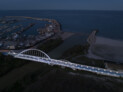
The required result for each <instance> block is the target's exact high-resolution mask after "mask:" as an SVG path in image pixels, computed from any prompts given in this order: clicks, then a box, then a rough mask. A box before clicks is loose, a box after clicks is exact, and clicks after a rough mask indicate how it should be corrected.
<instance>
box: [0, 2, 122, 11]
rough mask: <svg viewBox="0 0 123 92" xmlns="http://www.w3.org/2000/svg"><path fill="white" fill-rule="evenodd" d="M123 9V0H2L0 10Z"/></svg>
mask: <svg viewBox="0 0 123 92" xmlns="http://www.w3.org/2000/svg"><path fill="white" fill-rule="evenodd" d="M25 9H26V10H32V9H34V10H36V9H39V10H40V9H47V10H54V9H63V10H123V0H0V10H25Z"/></svg>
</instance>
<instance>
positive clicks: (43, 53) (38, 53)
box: [17, 49, 51, 59]
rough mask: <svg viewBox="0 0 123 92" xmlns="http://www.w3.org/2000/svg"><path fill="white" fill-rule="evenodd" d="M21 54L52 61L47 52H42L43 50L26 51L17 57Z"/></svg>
mask: <svg viewBox="0 0 123 92" xmlns="http://www.w3.org/2000/svg"><path fill="white" fill-rule="evenodd" d="M20 54H27V55H30V54H31V55H34V56H35V55H38V56H41V57H42V56H43V57H45V58H48V59H51V58H50V57H49V56H48V55H47V54H46V53H45V52H43V51H41V50H38V49H27V50H24V51H22V52H20V53H18V54H17V55H20Z"/></svg>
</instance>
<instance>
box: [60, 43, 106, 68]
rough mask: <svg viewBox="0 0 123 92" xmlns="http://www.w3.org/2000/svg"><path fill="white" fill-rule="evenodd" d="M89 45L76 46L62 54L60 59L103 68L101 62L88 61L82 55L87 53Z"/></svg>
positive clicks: (102, 62) (88, 59)
mask: <svg viewBox="0 0 123 92" xmlns="http://www.w3.org/2000/svg"><path fill="white" fill-rule="evenodd" d="M88 48H89V45H88V44H86V45H83V46H82V45H76V46H74V47H72V48H70V49H68V50H67V51H65V52H64V53H63V56H62V58H65V59H67V60H69V61H71V62H74V63H79V64H84V65H89V66H96V67H101V68H105V65H104V61H103V60H96V59H90V58H87V57H85V56H84V55H85V54H87V53H88Z"/></svg>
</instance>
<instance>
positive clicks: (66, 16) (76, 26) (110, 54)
mask: <svg viewBox="0 0 123 92" xmlns="http://www.w3.org/2000/svg"><path fill="white" fill-rule="evenodd" d="M4 16H30V17H40V18H50V19H56V20H57V21H58V22H59V23H60V24H61V28H62V31H64V32H75V33H82V34H89V33H91V31H92V30H93V29H98V30H99V32H98V34H97V41H96V44H95V46H94V47H93V49H92V50H91V53H90V54H89V57H91V58H97V57H100V58H101V59H106V60H111V61H114V62H121V63H123V11H99V10H1V11H0V17H4ZM75 38H77V37H75ZM75 38H72V39H74V40H75ZM80 40H81V39H78V38H77V40H75V42H74V41H73V42H72V40H70V41H71V42H72V44H73V43H77V42H78V43H80V42H81V41H80ZM67 41H69V40H67ZM67 41H66V42H65V43H64V44H67ZM67 45H68V44H67ZM63 46H64V45H63ZM66 47H67V48H68V46H66ZM62 48H63V47H62ZM56 49H60V48H56ZM62 51H63V50H62ZM56 52H57V53H59V50H55V53H56ZM53 53H54V52H53ZM54 55H55V54H54ZM96 56H97V57H96ZM54 58H55V57H54Z"/></svg>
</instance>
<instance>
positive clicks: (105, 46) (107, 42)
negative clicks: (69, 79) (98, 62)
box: [88, 37, 123, 63]
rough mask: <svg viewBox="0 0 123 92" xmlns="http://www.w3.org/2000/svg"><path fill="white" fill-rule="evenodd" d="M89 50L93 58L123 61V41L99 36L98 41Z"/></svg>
mask: <svg viewBox="0 0 123 92" xmlns="http://www.w3.org/2000/svg"><path fill="white" fill-rule="evenodd" d="M88 52H89V53H88V56H89V57H91V58H95V59H102V60H108V61H113V62H116V63H123V41H118V40H112V39H109V38H104V37H97V40H96V43H95V44H94V45H93V46H92V47H90V48H89V51H88Z"/></svg>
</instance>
